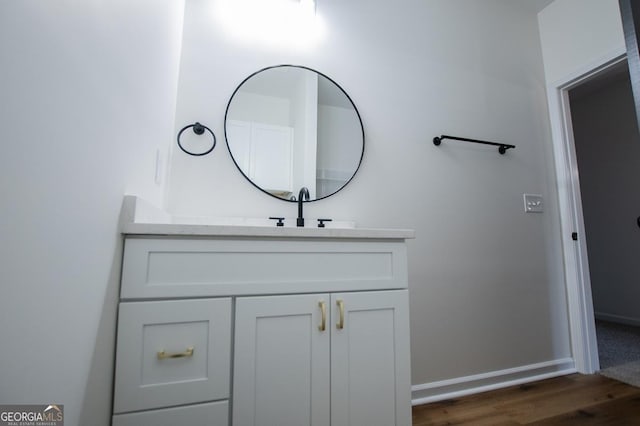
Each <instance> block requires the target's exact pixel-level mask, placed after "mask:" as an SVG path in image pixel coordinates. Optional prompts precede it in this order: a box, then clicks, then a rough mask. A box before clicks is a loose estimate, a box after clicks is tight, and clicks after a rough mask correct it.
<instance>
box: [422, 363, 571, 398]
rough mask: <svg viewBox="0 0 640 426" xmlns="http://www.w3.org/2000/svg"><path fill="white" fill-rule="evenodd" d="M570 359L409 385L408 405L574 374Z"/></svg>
mask: <svg viewBox="0 0 640 426" xmlns="http://www.w3.org/2000/svg"><path fill="white" fill-rule="evenodd" d="M576 371H577V370H576V368H575V362H574V360H573V358H563V359H557V360H553V361H547V362H541V363H538V364H530V365H523V366H521V367H515V368H509V369H506V370H498V371H490V372H488V373H482V374H474V375H472V376H465V377H458V378H455V379H448V380H441V381H438V382H431V383H424V384H421V385H414V386H412V387H411V404H412V405H420V404H427V403H429V402H435V401H442V400H445V399H451V398H459V397H461V396H465V395H471V394H474V393H480V392H486V391H490V390H495V389H500V388H505V387H508V386H514V385H519V384H523V383H529V382H534V381H537V380H543V379H549V378H551V377H557V376H564V375H567V374H572V373H575V372H576Z"/></svg>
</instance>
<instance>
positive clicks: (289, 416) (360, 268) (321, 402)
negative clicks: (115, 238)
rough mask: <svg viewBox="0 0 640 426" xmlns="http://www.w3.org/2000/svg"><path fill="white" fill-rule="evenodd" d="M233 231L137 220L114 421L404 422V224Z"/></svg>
mask: <svg viewBox="0 0 640 426" xmlns="http://www.w3.org/2000/svg"><path fill="white" fill-rule="evenodd" d="M229 228H233V227H225V228H224V229H222V228H220V229H218V230H216V229H215V228H203V227H195V228H189V227H182V228H176V227H175V226H173V227H172V225H167V227H166V228H163V227H162V226H159V225H155V224H154V225H153V226H150V227H148V228H145V227H135V226H132V227H129V229H130V230H135V231H136V232H135V234H136V235H132V234H131V233H130V232H129V233H127V235H126V238H125V249H124V257H123V269H122V283H121V299H120V308H119V318H118V334H117V347H116V371H115V386H114V415H113V424H114V425H115V426H130V425H137V426H145V425H153V426H157V425H175V424H190V425H203V426H204V425H207V426H212V425H213V426H231V425H233V426H269V425H273V426H289V425H290V426H304V425H309V426H329V425H331V426H360V425H361V426H365V425H366V426H376V425H379V426H409V425H410V424H411V406H410V404H411V402H410V376H409V373H410V365H409V362H410V357H409V317H408V315H409V308H408V290H407V265H406V244H405V237H404V235H406V233H407V232H405V233H402V232H400V233H398V234H394V233H393V232H389V233H387V234H389V235H382V236H381V234H380V233H378V234H375V235H376V236H375V237H369V238H368V237H366V236H364V237H363V235H364V234H363V231H361V230H358V231H356V230H351V231H349V230H338V231H336V230H329V229H325V230H321V229H288V230H283V229H275V227H274V229H273V230H270V231H264V228H256V230H255V231H254V230H252V229H249V228H250V227H237V229H235V230H234V229H231V230H230V229H229ZM144 229H148V230H149V232H148V233H147V234H146V235H142V233H141V232H140V231H141V230H144ZM185 230H190V231H193V233H191V234H188V235H185V233H186V231H185ZM196 231H197V232H198V233H196ZM217 231H219V232H217ZM260 232H262V234H260ZM271 233H272V234H271ZM278 233H280V234H278ZM383 234H384V233H383ZM274 235H279V236H278V237H276V236H274ZM409 238H410V237H409Z"/></svg>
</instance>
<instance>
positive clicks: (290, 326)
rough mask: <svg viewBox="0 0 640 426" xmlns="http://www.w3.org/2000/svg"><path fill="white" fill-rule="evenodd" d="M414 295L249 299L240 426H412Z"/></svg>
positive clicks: (239, 366) (236, 414)
mask: <svg viewBox="0 0 640 426" xmlns="http://www.w3.org/2000/svg"><path fill="white" fill-rule="evenodd" d="M408 321H409V318H408V294H407V290H394V291H375V292H354V293H336V294H311V295H294V296H265V297H241V298H238V300H237V302H236V329H235V358H234V374H233V377H234V386H233V424H234V425H235V426H240V425H243V426H298V425H311V426H329V425H340V426H376V425H378V426H389V425H409V424H411V418H410V410H409V409H408V405H407V404H408V401H409V398H410V395H409V393H410V389H409V386H408V383H409V380H410V378H409V376H408V373H409V368H408V366H409V352H408V350H409V336H408V333H407V331H408V325H409V324H408Z"/></svg>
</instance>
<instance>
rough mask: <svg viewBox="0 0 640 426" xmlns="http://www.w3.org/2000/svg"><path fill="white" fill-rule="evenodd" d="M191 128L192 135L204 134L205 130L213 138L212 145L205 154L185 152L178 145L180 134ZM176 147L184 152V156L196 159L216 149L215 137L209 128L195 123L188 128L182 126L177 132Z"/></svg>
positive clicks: (179, 144) (180, 145)
mask: <svg viewBox="0 0 640 426" xmlns="http://www.w3.org/2000/svg"><path fill="white" fill-rule="evenodd" d="M190 127H193V133H195V134H196V135H201V134H203V133H204V131H205V130H207V131H208V132H209V133H211V137H212V138H213V144H212V145H211V148H209V149H208V150H206V151H205V152H200V153H197V152H190V151H187V150H186V149H184V147H183V146H182V144H181V143H180V136H181V135H182V132H184V131H185V130H187V129H188V128H190ZM177 139H178V146H179V147H180V149H181V150H182V151H184V152H185V153H186V154H189V155H193V156H196V157H199V156H202V155H207V154H208V153H210V152H211V151H213V148H215V147H216V135H215V134H214V133H213V132H212V131H211V129H210V128H208V127H207V126H205V125H203V124H200V123H198V122H197V121H196V122H195V123H193V124H189V125H188V126H184V127H183V128H182V129H181V130H180V131H179V132H178V138H177Z"/></svg>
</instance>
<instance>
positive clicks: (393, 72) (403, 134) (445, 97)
mask: <svg viewBox="0 0 640 426" xmlns="http://www.w3.org/2000/svg"><path fill="white" fill-rule="evenodd" d="M208 3H211V4H214V5H215V4H216V1H212V2H206V1H198V0H187V7H186V10H185V25H184V30H185V32H184V44H183V55H182V61H181V69H180V83H179V90H178V108H177V112H176V117H177V118H176V128H180V127H181V126H183V125H185V124H186V123H190V122H193V121H195V120H199V121H201V122H203V123H206V124H207V125H209V126H211V127H212V128H213V129H214V130H215V131H216V132H217V134H218V135H219V136H220V137H221V136H222V135H223V129H224V123H223V118H224V110H225V107H226V104H227V101H228V99H229V97H230V95H231V94H232V93H233V90H234V89H235V87H236V86H237V85H238V84H239V83H240V82H241V81H242V80H243V79H244V78H245V77H246V76H248V75H249V74H251V73H252V72H254V71H256V70H258V69H261V68H263V67H265V66H270V65H275V64H280V63H293V64H300V65H306V66H309V67H311V68H315V69H317V70H318V71H320V72H322V73H325V74H326V75H328V76H329V77H331V78H332V79H334V80H335V81H336V82H338V84H340V85H341V87H342V88H344V89H345V91H346V92H347V93H348V94H349V95H350V96H351V98H352V99H353V101H354V103H355V104H356V106H357V108H358V110H359V112H360V114H361V116H362V119H363V122H364V128H365V138H366V151H365V155H364V159H363V164H362V167H361V168H360V171H359V172H358V174H357V175H356V177H355V178H354V180H353V181H352V182H351V183H350V184H349V185H348V186H347V187H346V188H345V189H344V190H342V191H340V192H339V193H338V194H336V195H335V196H332V197H330V198H328V199H326V200H322V201H318V202H314V203H310V204H309V205H308V206H307V207H306V209H305V213H306V215H308V216H311V217H330V218H334V219H343V220H355V221H356V222H357V224H358V226H363V227H398V228H405V227H406V228H414V229H415V230H416V235H417V238H416V239H415V240H413V241H411V242H410V243H409V256H410V257H409V279H410V292H411V327H412V374H413V377H412V381H413V383H414V384H425V383H433V382H436V381H439V380H444V379H451V378H460V377H463V376H469V375H474V374H480V373H486V372H496V371H501V370H504V369H508V368H512V367H520V366H528V365H531V364H535V363H542V362H547V361H552V360H557V359H561V358H564V357H568V356H570V349H569V336H568V327H567V312H566V301H565V289H564V285H563V277H562V265H561V253H560V250H559V242H558V238H559V229H558V210H557V205H556V202H555V199H556V195H555V189H554V182H553V180H554V178H553V165H552V163H551V156H550V150H549V146H550V131H549V124H548V118H547V111H546V99H545V91H544V89H545V84H544V74H543V65H542V56H541V50H540V44H539V34H538V26H537V19H536V15H535V14H534V13H533V12H525V11H524V10H523V9H520V8H519V7H518V5H517V4H514V2H513V1H511V0H485V1H482V2H479V1H477V0H454V1H452V0H434V1H426V2H424V1H423V2H391V1H384V0H373V1H371V0H352V1H348V2H345V1H341V0H324V1H321V2H318V15H319V16H321V17H322V18H323V20H324V21H325V23H326V27H327V32H326V34H327V35H326V38H325V39H324V40H323V41H321V42H319V43H317V44H315V45H313V46H309V47H308V48H306V49H305V48H301V47H300V46H297V45H295V46H294V45H278V46H276V45H272V44H271V45H267V44H264V43H263V42H262V41H261V40H256V41H253V42H248V41H246V40H238V39H235V38H233V36H232V35H231V34H229V33H226V32H225V31H224V27H223V26H222V25H217V23H218V21H216V15H215V12H214V11H213V9H212V8H210V5H209V4H208ZM381 33H383V34H384V37H381V36H380V34H381ZM442 133H445V134H452V135H459V136H467V137H472V138H479V139H486V140H496V141H501V142H505V143H512V144H515V145H517V148H516V149H515V150H511V151H509V152H508V153H507V155H505V156H501V155H499V154H498V152H497V150H496V149H493V148H488V147H485V146H478V145H469V144H463V143H459V142H445V143H444V144H443V145H442V146H440V147H435V146H434V145H433V144H432V142H431V141H432V138H433V137H434V136H436V135H440V134H442ZM525 192H527V193H540V194H542V195H543V196H544V197H545V202H546V211H545V213H543V214H537V215H536V214H525V213H524V211H523V210H524V209H523V205H522V204H523V202H522V194H523V193H525ZM168 205H169V208H170V210H171V211H172V212H173V213H175V214H178V215H214V216H252V217H268V216H274V215H282V216H287V217H295V214H296V211H295V205H294V204H291V203H287V202H283V201H279V200H276V199H274V198H271V197H269V196H267V195H265V194H263V193H261V192H259V191H257V190H256V189H255V188H254V187H253V186H251V185H250V184H249V183H248V182H246V181H245V180H244V178H243V177H242V175H241V174H240V173H239V172H238V170H236V169H235V166H234V164H233V162H232V161H231V159H230V157H229V155H228V152H226V150H225V149H224V148H223V146H221V147H219V149H216V150H215V151H214V152H213V153H212V154H211V155H209V156H207V157H204V158H191V157H188V156H186V155H182V154H181V153H179V152H177V153H176V154H175V155H174V157H173V163H172V179H171V188H170V195H169V204H168Z"/></svg>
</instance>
